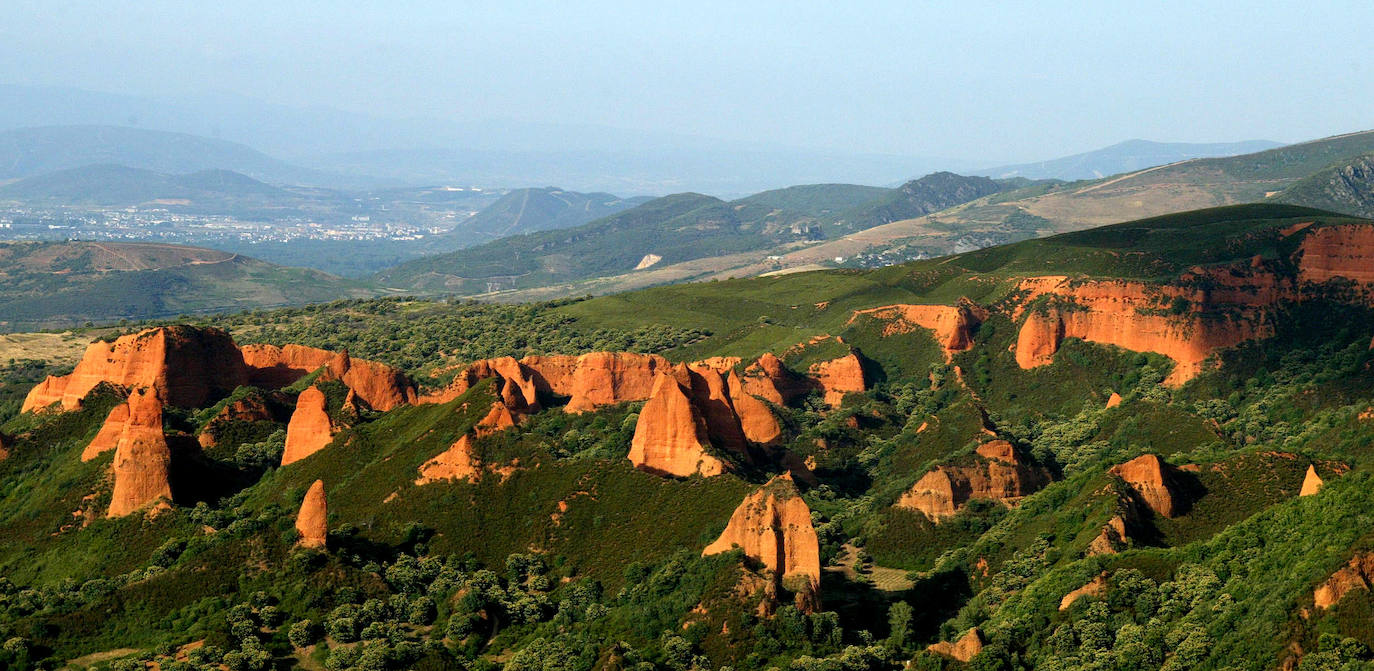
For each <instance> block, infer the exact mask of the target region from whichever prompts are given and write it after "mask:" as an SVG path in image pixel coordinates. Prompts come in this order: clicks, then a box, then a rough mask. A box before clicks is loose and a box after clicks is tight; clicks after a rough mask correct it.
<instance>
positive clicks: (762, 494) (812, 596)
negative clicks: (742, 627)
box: [702, 475, 821, 611]
mask: <svg viewBox="0 0 1374 671" xmlns="http://www.w3.org/2000/svg"><path fill="white" fill-rule="evenodd" d="M735 547H739V548H740V549H742V550H743V551H744V554H745V555H746V556H748V557H751V558H753V559H754V560H756V561H758V562H759V563H761V564H763V566H764V568H766V569H767V570H768V571H769V572H771V573H772V576H773V580H774V581H775V584H776V585H777V586H780V587H783V588H786V589H787V590H789V591H791V592H793V593H795V594H797V597H798V604H799V605H800V606H802V607H804V608H805V609H807V610H812V611H814V610H816V609H818V608H819V606H820V600H819V599H820V586H821V562H820V543H819V541H818V540H817V537H816V530H815V527H813V526H812V524H811V509H810V508H809V507H807V505H806V502H805V501H803V500H802V498H801V494H800V492H798V491H797V486H796V484H794V483H793V482H792V478H791V477H790V476H788V475H779V476H777V477H775V478H773V479H772V480H770V481H768V484H766V485H764V486H763V487H761V488H759V489H758V490H757V491H755V492H754V493H752V494H750V495H749V496H747V497H745V499H744V501H743V502H742V503H740V504H739V507H737V508H735V512H734V513H733V514H732V515H730V522H729V524H727V525H726V527H725V531H724V532H723V533H721V535H720V538H718V539H716V541H715V542H714V543H711V544H710V545H708V546H706V549H705V550H703V551H702V556H706V555H713V554H719V553H722V552H729V551H730V550H731V549H733V548H735Z"/></svg>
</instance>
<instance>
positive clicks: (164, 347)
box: [22, 326, 248, 412]
mask: <svg viewBox="0 0 1374 671" xmlns="http://www.w3.org/2000/svg"><path fill="white" fill-rule="evenodd" d="M247 381H248V376H247V371H246V370H245V369H244V365H243V358H242V356H240V354H239V351H238V347H237V346H235V345H234V341H233V340H232V339H230V337H229V334H228V333H227V332H225V331H223V330H221V329H216V328H198V327H191V326H162V327H158V328H152V329H147V330H144V331H141V332H139V333H135V334H131V335H126V336H121V337H120V338H118V339H116V340H115V341H114V342H101V341H98V342H94V343H91V344H90V345H89V346H87V347H86V352H85V354H84V355H83V356H82V358H81V361H80V363H78V364H77V365H76V368H75V369H74V370H73V371H72V372H71V374H70V375H65V376H62V377H52V376H50V377H48V378H47V379H46V380H44V381H43V382H42V383H41V384H39V385H38V386H36V387H34V388H33V389H32V390H31V391H30V392H29V395H28V396H27V397H26V398H25V399H24V405H23V406H22V410H23V411H25V412H28V411H33V410H41V409H43V408H46V407H48V406H49V405H51V404H53V403H60V404H61V406H62V409H63V410H75V409H76V408H79V407H80V405H81V399H82V398H84V397H85V396H86V394H88V393H90V391H91V390H92V389H94V388H95V387H96V385H98V384H100V383H101V382H109V383H111V384H115V385H118V386H121V387H125V388H129V389H133V388H142V387H150V388H152V389H155V390H156V391H157V395H158V398H161V399H163V400H164V402H166V403H168V404H169V405H175V406H178V407H183V408H193V407H200V406H202V405H204V404H205V403H206V401H208V400H211V399H213V398H215V397H217V396H222V395H224V394H227V393H229V392H231V391H233V390H234V388H235V387H237V386H239V385H241V384H244V383H246V382H247Z"/></svg>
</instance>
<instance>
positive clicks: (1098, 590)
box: [1059, 572, 1107, 610]
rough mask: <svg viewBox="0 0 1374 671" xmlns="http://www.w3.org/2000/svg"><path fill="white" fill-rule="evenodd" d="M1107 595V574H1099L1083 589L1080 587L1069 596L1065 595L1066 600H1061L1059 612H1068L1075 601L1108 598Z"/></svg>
mask: <svg viewBox="0 0 1374 671" xmlns="http://www.w3.org/2000/svg"><path fill="white" fill-rule="evenodd" d="M1106 594H1107V574H1106V572H1103V573H1101V574H1099V575H1098V576H1097V577H1096V578H1093V579H1092V580H1089V581H1088V582H1087V584H1085V585H1083V586H1082V587H1079V588H1078V589H1076V590H1073V591H1072V592H1069V593H1068V594H1065V595H1064V598H1062V599H1060V600H1059V610H1068V609H1069V606H1072V605H1073V603H1074V602H1075V601H1077V600H1079V599H1081V598H1083V597H1090V596H1094V597H1100V596H1106Z"/></svg>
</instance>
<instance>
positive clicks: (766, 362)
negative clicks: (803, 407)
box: [740, 352, 812, 405]
mask: <svg viewBox="0 0 1374 671" xmlns="http://www.w3.org/2000/svg"><path fill="white" fill-rule="evenodd" d="M740 382H741V383H742V384H743V385H744V390H745V391H746V392H748V393H749V394H752V395H754V396H758V397H759V398H762V399H764V400H766V401H769V402H772V403H774V404H776V405H788V404H790V403H792V401H794V400H796V399H797V398H800V397H802V396H805V395H806V394H807V392H808V391H810V390H811V387H812V383H811V381H810V380H807V379H805V378H803V377H801V376H799V375H795V374H793V373H792V371H789V370H787V367H786V366H784V365H783V363H782V360H781V359H779V358H778V357H777V355H775V354H773V353H772V352H765V353H764V354H763V356H760V357H759V358H758V360H757V361H755V362H754V363H752V364H749V366H748V367H747V368H745V369H744V376H743V377H742V378H741V379H740Z"/></svg>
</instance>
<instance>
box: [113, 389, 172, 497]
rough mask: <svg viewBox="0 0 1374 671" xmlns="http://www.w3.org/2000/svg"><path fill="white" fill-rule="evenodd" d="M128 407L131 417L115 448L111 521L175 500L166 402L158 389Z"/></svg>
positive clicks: (138, 394) (138, 393) (144, 393)
mask: <svg viewBox="0 0 1374 671" xmlns="http://www.w3.org/2000/svg"><path fill="white" fill-rule="evenodd" d="M128 407H129V417H128V420H127V421H126V422H125V424H124V430H123V431H122V432H121V433H120V436H119V444H118V445H117V446H116V447H115V456H114V493H113V494H112V495H111V497H110V509H109V512H108V513H107V514H106V515H107V516H108V517H122V516H124V515H128V514H129V513H132V512H134V511H137V510H140V509H142V508H144V507H146V506H148V505H151V504H154V503H157V502H159V501H162V500H169V499H171V498H172V485H171V480H170V467H171V462H172V452H171V449H170V448H168V447H167V438H166V437H165V436H164V435H163V433H162V401H161V400H159V398H158V395H157V391H156V390H155V389H140V390H137V391H135V392H134V393H132V394H130V395H129V401H128Z"/></svg>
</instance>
